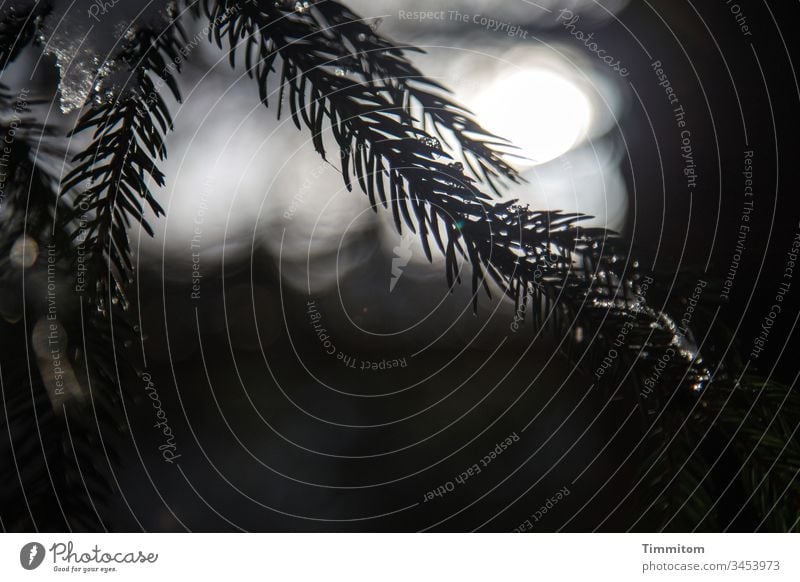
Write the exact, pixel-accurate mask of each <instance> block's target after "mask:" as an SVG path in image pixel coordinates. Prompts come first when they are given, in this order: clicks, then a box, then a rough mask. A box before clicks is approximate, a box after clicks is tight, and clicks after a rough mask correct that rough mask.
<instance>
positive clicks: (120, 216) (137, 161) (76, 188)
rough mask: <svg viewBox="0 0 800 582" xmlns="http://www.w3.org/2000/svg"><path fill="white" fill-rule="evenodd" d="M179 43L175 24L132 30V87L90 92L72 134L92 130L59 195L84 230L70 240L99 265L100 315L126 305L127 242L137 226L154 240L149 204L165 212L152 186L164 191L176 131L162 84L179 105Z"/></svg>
mask: <svg viewBox="0 0 800 582" xmlns="http://www.w3.org/2000/svg"><path fill="white" fill-rule="evenodd" d="M181 38H184V34H183V31H182V29H181V28H180V26H179V25H178V23H177V22H176V23H174V24H172V25H170V26H169V27H168V28H167V29H166V30H164V31H163V32H161V33H160V34H159V33H157V32H155V31H153V30H151V29H148V28H137V29H133V30H131V31H130V32H129V33H128V42H127V43H126V45H125V46H124V48H123V49H122V51H121V53H120V54H119V55H118V57H117V59H116V60H117V61H118V62H120V63H123V64H127V65H128V67H129V69H130V71H131V75H132V83H131V85H132V86H126V87H123V88H122V89H121V90H119V91H118V94H116V95H115V94H112V95H110V96H109V95H105V94H103V95H99V94H97V93H93V94H92V95H91V96H90V97H91V100H90V101H89V103H90V105H89V107H88V108H87V110H86V111H85V112H84V113H83V115H82V116H81V118H80V120H79V121H78V123H77V125H76V126H75V128H74V129H73V130H72V131H71V132H70V136H72V135H75V134H78V133H82V132H92V142H91V143H90V144H89V146H88V147H87V148H86V149H84V150H83V151H81V152H80V153H78V154H77V155H76V156H75V157H74V159H73V162H74V163H75V167H74V168H73V169H72V170H71V171H70V172H69V173H68V174H67V175H66V176H65V177H64V179H63V181H62V191H63V193H64V194H65V195H70V194H73V198H74V199H73V202H72V206H73V212H72V213H70V214H69V215H68V216H66V217H65V218H66V220H67V221H68V222H71V223H73V224H79V225H80V226H79V227H76V228H75V229H74V231H73V236H74V237H76V238H78V237H80V238H81V239H82V241H83V242H82V244H83V245H85V247H86V248H87V252H88V254H89V255H90V259H89V260H92V261H94V262H95V263H96V266H95V268H93V269H91V270H90V274H91V280H90V281H89V284H88V286H89V288H90V290H91V294H90V297H91V298H92V299H93V300H96V301H97V307H98V309H100V310H101V311H103V310H105V309H106V301H107V296H108V298H110V300H111V301H112V303H117V302H121V304H122V305H123V307H125V306H127V301H128V300H127V297H126V293H125V288H126V286H127V284H128V283H129V281H130V279H131V277H132V275H133V271H134V265H133V263H132V259H131V252H130V244H129V241H128V228H129V227H130V225H131V222H132V220H135V221H137V222H138V223H139V224H141V226H142V228H144V230H145V231H146V232H147V233H148V234H150V235H151V236H152V234H153V230H152V228H151V227H150V225H149V224H148V222H147V221H146V220H145V219H144V206H145V205H146V206H148V207H149V208H150V209H151V210H152V211H153V212H154V213H155V215H156V216H160V215H161V214H163V209H162V208H161V206H160V205H159V204H158V202H157V201H156V199H155V197H154V196H153V194H152V192H151V190H150V185H149V181H150V180H153V182H155V183H156V184H157V185H158V186H163V185H164V174H163V173H162V172H161V171H160V170H159V169H158V166H157V160H163V159H164V157H165V156H166V150H165V147H164V135H165V134H166V132H167V131H169V130H170V129H172V118H171V117H170V113H169V109H168V108H167V106H166V103H165V102H164V99H163V97H162V96H161V94H160V92H159V88H158V87H157V84H158V85H161V84H166V85H167V86H168V87H169V88H170V90H171V92H172V94H173V96H174V97H175V99H177V100H178V101H180V93H179V91H178V86H177V82H176V80H175V76H174V73H173V71H174V70H176V69H175V67H173V66H170V64H171V63H176V62H180V61H179V59H178V55H179V52H180V50H181V43H180V40H181ZM168 63H169V64H168ZM154 79H156V80H154Z"/></svg>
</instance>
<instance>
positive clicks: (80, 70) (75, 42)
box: [39, 0, 177, 113]
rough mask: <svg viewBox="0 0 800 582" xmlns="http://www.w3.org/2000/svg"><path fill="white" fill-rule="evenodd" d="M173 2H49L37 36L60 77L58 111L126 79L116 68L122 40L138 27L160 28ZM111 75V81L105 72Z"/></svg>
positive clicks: (120, 85) (167, 20) (112, 90)
mask: <svg viewBox="0 0 800 582" xmlns="http://www.w3.org/2000/svg"><path fill="white" fill-rule="evenodd" d="M176 10H177V6H176V3H175V2H174V1H170V2H158V1H156V2H153V1H151V0H124V1H122V0H112V1H110V2H99V1H98V0H55V1H54V2H53V10H52V12H51V13H50V14H49V15H48V16H47V18H46V19H45V21H44V23H43V25H42V27H41V32H40V36H39V42H40V43H41V45H42V47H43V49H44V53H45V54H46V55H52V56H53V57H54V58H55V61H56V66H57V67H58V72H59V76H60V82H59V87H58V93H59V100H60V106H61V111H62V112H63V113H70V112H72V111H74V110H76V109H80V108H81V107H83V105H84V104H85V103H86V100H87V99H88V98H89V95H90V94H92V92H93V91H94V93H95V94H101V92H102V91H103V90H105V91H106V92H107V93H108V95H109V96H112V95H114V94H116V93H118V92H119V91H120V90H123V89H124V88H125V86H126V85H128V84H129V83H130V82H131V79H130V76H129V75H128V74H126V73H127V71H121V70H120V71H117V70H116V68H117V61H116V59H115V57H116V56H117V55H118V53H119V51H120V49H121V47H122V46H123V45H124V44H125V39H126V37H127V38H130V35H131V34H132V33H133V31H135V30H136V28H138V27H149V28H152V29H153V30H156V31H161V30H163V29H164V28H166V27H167V26H168V25H169V24H170V22H171V21H172V19H173V17H174V15H175V14H176V13H177V12H176ZM112 73H118V74H116V75H114V77H115V79H114V83H111V82H110V76H111V75H112Z"/></svg>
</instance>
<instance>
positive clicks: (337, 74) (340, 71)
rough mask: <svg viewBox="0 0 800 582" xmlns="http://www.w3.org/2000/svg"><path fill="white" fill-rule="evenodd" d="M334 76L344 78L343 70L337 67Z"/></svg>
mask: <svg viewBox="0 0 800 582" xmlns="http://www.w3.org/2000/svg"><path fill="white" fill-rule="evenodd" d="M336 76H337V77H344V69H343V68H341V67H337V69H336Z"/></svg>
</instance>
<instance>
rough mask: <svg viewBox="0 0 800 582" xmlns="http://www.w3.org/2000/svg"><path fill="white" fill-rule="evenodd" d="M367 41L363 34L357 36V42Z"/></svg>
mask: <svg viewBox="0 0 800 582" xmlns="http://www.w3.org/2000/svg"><path fill="white" fill-rule="evenodd" d="M366 40H367V35H366V34H364V33H363V32H362V33H360V34H359V35H358V42H364V41H366Z"/></svg>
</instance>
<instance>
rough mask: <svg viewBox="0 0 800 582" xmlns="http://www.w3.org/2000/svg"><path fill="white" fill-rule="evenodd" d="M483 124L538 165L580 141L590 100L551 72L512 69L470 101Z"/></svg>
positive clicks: (586, 125)
mask: <svg viewBox="0 0 800 582" xmlns="http://www.w3.org/2000/svg"><path fill="white" fill-rule="evenodd" d="M471 105H472V110H473V111H474V112H475V114H476V115H477V118H478V119H480V120H481V124H482V125H483V126H484V127H486V128H487V129H490V131H492V132H493V133H496V134H497V135H501V136H503V137H505V138H506V139H509V140H510V141H511V142H512V143H513V144H515V145H516V146H518V147H520V148H521V155H523V156H525V157H526V158H528V159H529V161H520V162H517V164H516V165H518V166H522V165H526V164H527V165H539V164H544V163H546V162H549V161H550V160H554V159H555V158H557V157H559V156H560V155H562V154H564V153H566V152H568V151H569V150H571V149H572V148H573V147H575V146H576V145H577V144H578V143H579V142H581V141H582V140H583V139H584V138H585V137H586V135H587V133H588V132H589V128H590V127H591V124H592V104H591V102H590V100H589V98H588V97H587V95H586V94H585V93H584V92H583V91H582V90H581V88H580V87H578V86H577V85H576V84H575V83H573V82H572V81H570V80H569V79H567V78H566V77H564V76H563V75H560V74H558V73H555V72H553V71H549V70H546V69H538V70H537V69H530V70H525V71H515V72H512V73H510V74H508V75H506V76H502V77H500V78H498V79H497V80H496V81H494V82H492V83H489V84H488V86H487V88H486V89H485V90H484V91H483V92H481V93H480V94H478V95H477V96H476V98H475V100H474V102H473V103H472V104H471Z"/></svg>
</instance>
